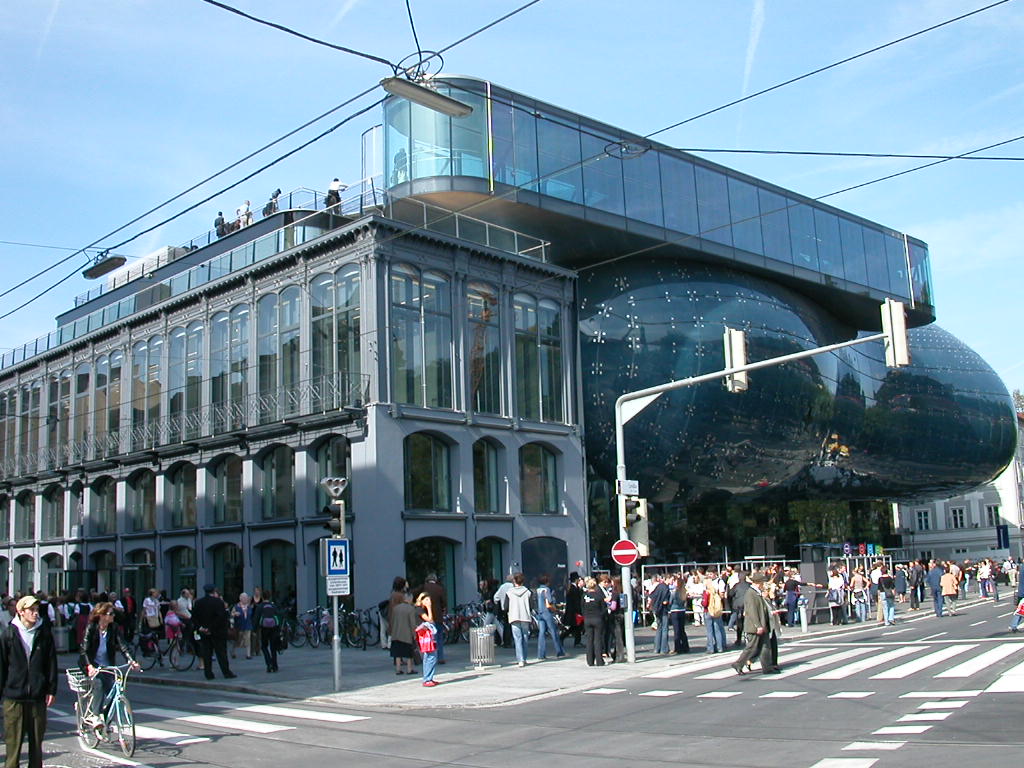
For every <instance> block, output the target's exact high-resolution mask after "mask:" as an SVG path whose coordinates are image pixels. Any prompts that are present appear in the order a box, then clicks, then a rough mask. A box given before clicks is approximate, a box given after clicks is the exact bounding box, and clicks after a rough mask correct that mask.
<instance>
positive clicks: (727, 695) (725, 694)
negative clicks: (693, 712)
mask: <svg viewBox="0 0 1024 768" xmlns="http://www.w3.org/2000/svg"><path fill="white" fill-rule="evenodd" d="M741 693H742V691H711V693H699V694H697V698H698V699H731V698H732V697H733V696H739V695H740V694H741Z"/></svg>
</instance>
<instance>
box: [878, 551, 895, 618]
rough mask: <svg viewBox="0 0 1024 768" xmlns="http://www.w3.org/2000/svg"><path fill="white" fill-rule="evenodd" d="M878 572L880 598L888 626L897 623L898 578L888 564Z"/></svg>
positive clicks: (883, 616) (883, 615)
mask: <svg viewBox="0 0 1024 768" xmlns="http://www.w3.org/2000/svg"><path fill="white" fill-rule="evenodd" d="M878 574H879V575H878V598H879V600H881V602H882V611H883V613H882V621H883V623H884V624H885V626H887V627H888V626H892V625H893V624H895V623H896V580H895V579H894V578H893V577H892V575H891V574H890V573H889V567H888V566H886V565H883V566H882V567H881V568H879V569H878Z"/></svg>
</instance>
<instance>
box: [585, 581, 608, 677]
mask: <svg viewBox="0 0 1024 768" xmlns="http://www.w3.org/2000/svg"><path fill="white" fill-rule="evenodd" d="M604 614H605V607H604V595H602V594H601V590H600V589H599V588H598V586H597V579H587V581H586V590H585V591H584V592H583V634H584V636H585V638H586V643H587V666H588V667H593V666H598V667H603V666H604V658H603V657H602V655H601V651H602V650H603V644H604Z"/></svg>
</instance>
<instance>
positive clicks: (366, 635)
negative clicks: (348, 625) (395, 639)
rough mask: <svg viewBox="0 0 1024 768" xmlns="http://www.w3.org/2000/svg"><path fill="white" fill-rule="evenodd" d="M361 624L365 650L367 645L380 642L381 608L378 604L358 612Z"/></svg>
mask: <svg viewBox="0 0 1024 768" xmlns="http://www.w3.org/2000/svg"><path fill="white" fill-rule="evenodd" d="M358 614H359V624H360V627H361V628H362V630H363V637H362V643H363V650H364V651H365V650H366V646H367V645H377V643H379V642H380V610H379V609H378V608H377V606H376V605H374V606H371V607H369V608H363V610H361V611H359V612H358Z"/></svg>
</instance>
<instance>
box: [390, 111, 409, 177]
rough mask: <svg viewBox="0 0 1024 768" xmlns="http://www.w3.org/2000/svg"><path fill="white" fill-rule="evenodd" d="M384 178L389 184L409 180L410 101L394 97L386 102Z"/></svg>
mask: <svg viewBox="0 0 1024 768" xmlns="http://www.w3.org/2000/svg"><path fill="white" fill-rule="evenodd" d="M384 178H385V179H387V180H388V185H389V186H394V185H395V184H401V183H402V182H404V181H408V180H409V102H408V101H406V100H405V99H399V98H392V99H388V100H387V102H386V103H385V104H384Z"/></svg>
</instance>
